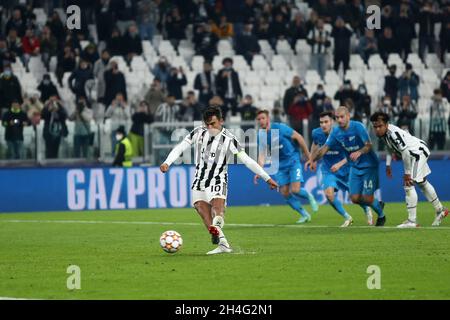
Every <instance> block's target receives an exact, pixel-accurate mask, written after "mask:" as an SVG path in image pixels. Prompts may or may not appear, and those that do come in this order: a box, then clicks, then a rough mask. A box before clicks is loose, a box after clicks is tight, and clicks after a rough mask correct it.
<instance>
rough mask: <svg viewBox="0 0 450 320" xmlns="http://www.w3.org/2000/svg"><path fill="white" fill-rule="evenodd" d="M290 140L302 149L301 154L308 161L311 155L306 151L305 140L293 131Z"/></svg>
mask: <svg viewBox="0 0 450 320" xmlns="http://www.w3.org/2000/svg"><path fill="white" fill-rule="evenodd" d="M292 140H294V141H296V142H297V143H298V145H299V146H300V148H301V149H302V151H303V154H304V155H305V157H306V159H308V160H309V159H311V154H310V152H309V150H308V146H307V145H306V142H305V139H304V138H303V136H302V135H301V134H300V133H298V132H297V131H295V130H294V131H293V132H292Z"/></svg>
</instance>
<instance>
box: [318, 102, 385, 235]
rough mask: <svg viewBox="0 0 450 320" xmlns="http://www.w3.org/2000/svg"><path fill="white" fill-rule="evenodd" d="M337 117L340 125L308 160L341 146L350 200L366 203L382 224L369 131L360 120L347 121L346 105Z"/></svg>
mask: <svg viewBox="0 0 450 320" xmlns="http://www.w3.org/2000/svg"><path fill="white" fill-rule="evenodd" d="M336 120H337V122H338V124H339V126H337V127H335V128H333V130H332V131H331V133H330V135H329V136H328V139H327V141H326V142H325V145H324V146H322V147H321V148H320V149H318V150H316V151H315V152H314V153H313V154H312V155H311V160H312V161H317V160H319V159H321V158H322V157H323V156H324V155H325V154H326V153H327V152H328V151H329V150H330V149H333V148H335V147H339V146H340V147H343V148H344V149H345V156H346V158H347V161H348V163H349V165H350V173H349V192H350V198H351V200H352V202H353V203H357V204H360V205H369V206H370V207H371V208H372V209H373V210H374V211H375V212H376V213H377V214H378V219H377V222H376V226H378V227H379V226H383V225H384V224H385V222H386V217H385V215H384V212H383V204H382V202H380V201H378V199H376V198H375V191H376V190H377V189H378V166H379V161H378V157H377V155H376V154H375V152H374V151H373V150H372V143H371V141H370V138H369V134H368V133H367V130H366V128H365V127H364V125H363V124H362V123H361V122H358V121H351V120H350V112H349V111H348V109H347V108H346V107H339V108H338V109H337V110H336Z"/></svg>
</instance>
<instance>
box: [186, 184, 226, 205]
mask: <svg viewBox="0 0 450 320" xmlns="http://www.w3.org/2000/svg"><path fill="white" fill-rule="evenodd" d="M227 193H228V190H227V184H226V183H225V182H222V183H220V184H216V185H212V186H209V187H208V188H206V189H205V190H192V203H191V204H192V206H194V204H195V203H196V202H197V201H205V202H207V203H211V200H212V199H224V200H225V206H226V205H227Z"/></svg>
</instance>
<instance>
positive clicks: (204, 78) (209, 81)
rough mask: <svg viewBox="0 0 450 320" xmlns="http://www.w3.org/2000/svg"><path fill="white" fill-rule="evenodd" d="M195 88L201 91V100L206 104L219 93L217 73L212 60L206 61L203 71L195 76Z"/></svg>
mask: <svg viewBox="0 0 450 320" xmlns="http://www.w3.org/2000/svg"><path fill="white" fill-rule="evenodd" d="M194 89H195V90H198V91H199V92H200V96H199V101H200V102H201V103H202V104H204V105H207V104H208V101H209V100H210V99H211V98H212V97H213V96H214V95H215V94H216V93H217V88H216V75H215V74H214V72H213V70H212V66H211V62H209V61H205V63H204V64H203V72H201V73H199V74H197V76H196V77H195V80H194Z"/></svg>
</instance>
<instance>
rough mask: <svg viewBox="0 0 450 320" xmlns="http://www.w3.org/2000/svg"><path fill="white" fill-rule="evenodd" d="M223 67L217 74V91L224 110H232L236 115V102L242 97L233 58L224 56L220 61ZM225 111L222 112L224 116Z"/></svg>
mask: <svg viewBox="0 0 450 320" xmlns="http://www.w3.org/2000/svg"><path fill="white" fill-rule="evenodd" d="M222 64H223V69H221V70H220V71H219V74H218V75H217V92H218V93H219V95H220V96H221V98H222V100H223V102H224V104H225V110H226V111H228V110H229V109H231V110H232V113H233V115H236V112H237V104H238V101H239V99H240V97H242V89H241V84H240V82H239V74H238V73H237V72H236V71H235V70H234V69H233V60H232V59H231V58H225V59H223V61H222ZM225 115H226V113H224V117H225Z"/></svg>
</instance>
